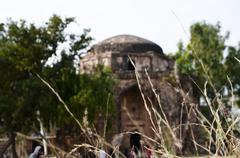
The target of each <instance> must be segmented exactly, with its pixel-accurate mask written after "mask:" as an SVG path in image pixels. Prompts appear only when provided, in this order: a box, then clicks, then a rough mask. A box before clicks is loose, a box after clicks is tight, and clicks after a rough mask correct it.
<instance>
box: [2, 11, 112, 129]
mask: <svg viewBox="0 0 240 158" xmlns="http://www.w3.org/2000/svg"><path fill="white" fill-rule="evenodd" d="M74 22H75V21H74V18H65V19H62V18H61V17H59V16H57V15H53V16H52V17H51V18H50V19H49V21H48V22H46V23H45V24H44V25H42V26H36V25H35V24H28V23H27V22H26V21H24V20H21V21H12V20H10V21H8V22H7V23H2V24H1V25H0V76H1V78H0V117H1V119H0V126H1V129H0V130H1V131H2V132H5V133H14V132H29V131H31V130H33V129H37V128H38V126H39V122H38V118H40V119H41V120H42V121H43V122H44V125H45V126H49V125H50V124H51V123H53V124H58V125H60V124H61V123H64V122H66V121H67V120H69V119H68V118H69V114H67V113H66V112H65V110H64V108H63V106H62V105H60V102H59V101H58V100H57V98H56V96H54V94H53V93H52V92H51V91H50V90H49V89H48V88H47V86H45V85H44V84H43V83H42V82H41V80H40V79H39V78H38V77H37V76H36V75H37V74H38V75H40V76H41V77H42V78H44V79H45V80H46V81H48V82H49V83H50V84H51V85H52V87H53V88H54V89H55V90H56V91H57V92H58V93H59V94H60V96H61V97H62V98H63V100H64V101H65V102H66V103H69V108H70V110H72V111H73V113H74V114H75V115H76V117H77V118H79V119H80V120H81V119H82V117H83V112H84V110H85V109H86V108H87V110H89V113H88V117H89V120H91V121H92V120H94V118H95V117H96V115H97V112H104V111H106V110H107V109H106V108H109V109H113V104H114V101H113V95H112V94H113V89H112V86H113V85H114V79H113V77H112V75H111V72H110V71H109V70H105V69H104V68H101V69H100V68H99V71H98V72H97V73H96V74H94V75H80V74H79V73H78V66H77V65H76V61H77V60H79V57H80V55H81V53H82V51H84V50H85V49H86V48H87V47H88V46H89V44H90V42H91V41H92V38H91V37H90V36H89V30H87V29H85V30H83V32H82V33H81V34H71V33H69V32H67V28H68V26H69V25H72V24H74ZM55 58H58V59H57V60H53V59H55ZM107 104H109V105H107ZM37 111H39V112H40V115H38V114H37Z"/></svg>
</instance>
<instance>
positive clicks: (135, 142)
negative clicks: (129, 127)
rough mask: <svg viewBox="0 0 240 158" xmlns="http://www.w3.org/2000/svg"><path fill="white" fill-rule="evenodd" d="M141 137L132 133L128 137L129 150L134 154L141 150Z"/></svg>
mask: <svg viewBox="0 0 240 158" xmlns="http://www.w3.org/2000/svg"><path fill="white" fill-rule="evenodd" d="M140 140H141V136H140V134H138V133H133V134H131V135H130V146H131V149H133V150H134V152H135V153H137V152H138V151H140V150H141V143H140Z"/></svg>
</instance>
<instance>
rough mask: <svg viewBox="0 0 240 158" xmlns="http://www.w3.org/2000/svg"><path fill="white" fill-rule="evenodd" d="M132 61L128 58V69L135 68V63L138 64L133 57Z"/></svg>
mask: <svg viewBox="0 0 240 158" xmlns="http://www.w3.org/2000/svg"><path fill="white" fill-rule="evenodd" d="M132 62H133V63H132ZM132 62H131V60H128V70H135V67H134V65H135V66H136V64H135V61H134V60H133V59H132ZM133 64H134V65H133Z"/></svg>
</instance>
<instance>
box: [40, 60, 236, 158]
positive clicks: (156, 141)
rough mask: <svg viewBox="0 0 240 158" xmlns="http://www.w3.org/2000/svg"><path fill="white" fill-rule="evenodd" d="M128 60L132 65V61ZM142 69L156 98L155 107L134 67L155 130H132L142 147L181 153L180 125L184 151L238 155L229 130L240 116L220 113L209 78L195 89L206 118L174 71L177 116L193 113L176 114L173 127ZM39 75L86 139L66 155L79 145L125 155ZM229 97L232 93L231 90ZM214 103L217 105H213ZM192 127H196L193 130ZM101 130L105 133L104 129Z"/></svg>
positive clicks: (168, 154)
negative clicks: (186, 142) (84, 121)
mask: <svg viewBox="0 0 240 158" xmlns="http://www.w3.org/2000/svg"><path fill="white" fill-rule="evenodd" d="M132 64H133V65H134V63H133V62H132ZM144 73H145V75H146V76H147V81H148V83H149V85H150V87H151V91H152V93H153V94H154V97H155V100H156V101H157V104H158V105H157V106H158V107H156V105H154V104H153V101H152V100H151V99H150V97H148V96H146V95H145V93H144V89H143V88H142V86H143V85H142V84H141V79H142V78H141V75H140V73H139V72H138V71H136V69H135V75H136V79H137V83H138V88H139V90H140V93H141V96H142V99H143V102H144V107H145V110H146V111H147V113H148V117H149V119H150V122H151V127H150V128H151V129H152V131H153V132H154V134H155V138H151V137H149V136H147V135H145V134H144V133H140V132H136V133H138V134H140V135H141V136H142V137H143V138H144V140H145V141H146V142H145V143H146V144H147V145H145V146H142V148H148V150H151V152H152V155H153V157H167V158H168V157H180V156H181V155H182V154H181V153H179V152H178V151H180V150H181V149H182V148H184V144H183V140H182V135H183V134H184V133H183V132H185V131H184V128H185V127H187V126H189V127H190V131H191V132H190V133H189V136H188V139H189V141H190V142H192V144H193V146H192V148H193V149H194V153H188V154H187V155H191V156H203V153H204V154H205V155H206V156H209V157H218V156H222V157H228V156H233V157H237V156H238V155H240V141H239V138H237V137H236V136H235V135H234V132H233V131H234V128H235V126H236V125H237V124H238V123H239V120H240V119H239V118H238V117H237V118H232V117H231V115H228V116H226V115H225V114H224V109H226V106H225V104H224V102H223V100H222V97H221V95H220V94H219V93H218V91H217V90H216V89H215V88H214V84H213V83H212V82H211V81H206V82H205V85H204V89H199V90H200V91H201V93H202V96H203V98H204V99H205V101H206V103H207V104H206V106H207V107H208V109H209V113H208V114H209V115H211V117H212V118H213V119H211V120H209V119H208V118H207V117H206V116H205V115H204V114H203V112H202V111H201V110H200V109H199V105H197V104H196V102H195V101H194V98H193V97H192V96H191V95H189V93H188V92H186V91H184V90H183V88H182V85H181V83H180V77H179V75H178V73H176V71H175V73H174V80H175V82H176V85H175V86H174V88H175V90H176V91H177V92H178V94H180V96H181V98H182V103H181V105H182V107H181V111H180V113H181V115H180V117H183V111H184V110H186V111H187V115H188V116H189V118H190V117H194V118H195V119H196V121H193V122H191V121H187V122H182V121H181V120H182V118H180V122H179V124H178V125H177V126H176V127H173V125H172V123H171V122H169V120H168V118H167V116H166V111H164V108H163V106H162V103H161V102H162V101H161V96H160V94H158V92H157V91H156V88H155V87H154V84H153V83H152V80H151V78H150V76H149V75H148V72H147V71H146V70H145V72H144ZM39 78H40V79H41V80H42V81H43V83H44V84H45V85H47V86H48V87H49V88H50V90H51V91H52V92H53V93H54V94H55V95H56V96H57V98H58V99H59V101H60V102H61V103H62V104H63V106H64V108H65V109H66V111H67V112H68V113H69V114H70V116H71V117H72V118H73V119H74V120H75V121H76V122H77V124H78V125H79V128H80V130H81V131H82V132H83V133H84V134H85V136H86V138H87V139H88V141H87V143H86V142H85V143H83V144H75V145H74V144H73V149H72V151H71V152H70V153H69V155H72V156H74V155H76V153H78V152H79V150H80V149H82V148H84V149H85V150H87V152H90V153H93V155H96V156H98V155H99V153H100V152H105V155H106V157H112V154H115V157H126V156H125V155H124V154H123V152H122V151H121V150H120V146H121V144H120V143H119V144H115V145H113V144H111V143H110V142H108V141H107V140H106V138H105V136H101V135H99V134H98V133H97V131H96V130H94V129H91V128H89V127H88V125H83V124H82V123H81V122H80V121H79V120H77V119H76V117H75V116H74V115H73V113H72V112H71V111H70V110H69V108H68V106H67V105H66V103H65V102H64V101H63V100H62V99H61V97H60V96H59V94H58V93H57V92H56V91H55V90H54V89H53V88H52V87H51V85H49V84H48V83H47V82H46V81H45V80H43V79H42V78H41V77H40V76H39ZM228 81H229V84H230V85H231V81H230V79H228ZM193 82H194V81H193ZM209 85H210V86H211V87H212V88H213V90H214V92H215V100H216V102H215V103H214V105H213V102H212V100H211V99H210V98H209V97H208V91H207V86H209ZM197 86H198V85H197ZM232 97H234V95H233V93H232ZM149 103H150V104H149ZM216 103H217V106H216V105H215V104H216ZM233 104H234V103H233V102H232V105H233ZM215 107H217V108H215ZM123 110H125V112H126V113H127V115H128V116H129V118H130V120H131V121H132V122H133V123H134V120H133V119H131V115H130V114H129V112H128V109H127V108H126V107H123ZM107 115H108V114H107ZM226 117H227V118H226ZM104 128H106V126H104ZM136 128H137V129H138V128H139V127H137V125H136ZM196 128H197V129H199V130H198V131H196V130H193V129H196ZM197 132H199V133H197ZM104 133H105V134H106V131H105V130H104ZM132 133H133V132H130V131H128V132H125V133H122V134H121V135H127V134H132ZM105 134H104V135H105ZM199 134H201V139H202V140H201V139H200V140H199V138H198V137H199ZM110 148H111V149H112V151H113V152H112V153H111V154H110V153H109V152H108V149H110ZM143 150H144V149H143ZM143 150H142V151H143ZM203 151H204V152H203ZM194 154H195V155H194ZM138 157H146V155H144V154H143V153H142V154H140V155H138Z"/></svg>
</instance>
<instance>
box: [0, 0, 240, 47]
mask: <svg viewBox="0 0 240 158" xmlns="http://www.w3.org/2000/svg"><path fill="white" fill-rule="evenodd" d="M0 7H1V8H0V22H5V21H6V19H7V18H12V19H13V20H19V19H25V20H27V21H29V22H34V23H36V24H41V23H43V22H45V21H47V20H48V19H49V17H50V16H51V15H53V14H58V15H60V16H62V17H75V18H76V20H77V22H78V23H79V27H78V28H77V29H76V28H75V29H74V30H73V31H75V32H77V31H79V32H80V31H81V29H83V28H90V29H91V33H90V35H91V36H92V37H93V38H94V39H95V41H94V43H96V42H99V41H101V40H104V39H105V38H108V37H111V36H114V35H119V34H133V35H137V36H140V37H143V38H146V39H149V40H151V41H153V42H155V43H157V44H159V45H160V46H161V47H162V48H163V51H164V52H175V51H176V50H177V46H176V45H177V42H178V41H179V40H182V41H184V42H185V43H186V42H187V41H188V39H189V26H190V25H191V24H192V23H194V22H197V21H203V20H205V21H206V22H208V23H212V24H216V23H217V22H218V21H219V22H220V23H221V26H222V31H223V33H224V32H226V31H230V33H231V34H230V39H229V40H228V44H230V45H234V46H236V45H237V44H238V42H239V41H240V0H198V1H197V0H39V1H36V0H4V1H1V6H0Z"/></svg>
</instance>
